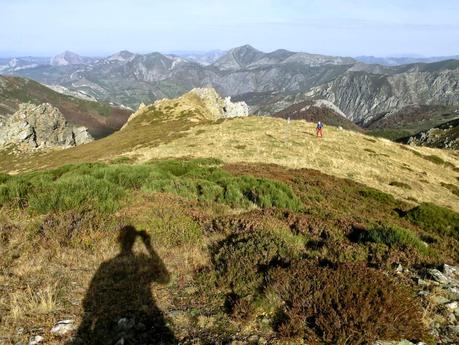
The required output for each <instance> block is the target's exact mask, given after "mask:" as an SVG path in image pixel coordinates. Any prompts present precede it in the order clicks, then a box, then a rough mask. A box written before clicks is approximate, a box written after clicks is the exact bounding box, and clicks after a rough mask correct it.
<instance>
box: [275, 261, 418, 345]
mask: <svg viewBox="0 0 459 345" xmlns="http://www.w3.org/2000/svg"><path fill="white" fill-rule="evenodd" d="M270 282H271V284H272V288H273V290H274V291H275V292H276V293H277V294H278V295H279V297H280V298H281V299H282V300H283V302H284V306H283V307H282V310H281V311H280V312H282V313H283V314H284V316H285V317H284V318H282V319H279V322H278V323H277V324H276V325H275V327H276V330H277V331H278V332H279V334H280V335H281V336H282V337H287V338H291V337H301V338H303V339H305V340H306V341H307V342H308V343H316V342H319V343H325V344H368V343H372V342H374V341H376V340H399V339H410V340H421V339H422V340H424V341H425V340H426V338H427V336H426V331H425V328H424V326H423V324H422V313H421V308H420V306H419V305H418V304H417V302H416V301H415V300H414V298H413V296H412V292H411V291H410V289H409V288H408V287H406V286H404V285H402V284H400V283H396V282H395V281H393V280H392V279H390V278H389V277H387V276H386V275H385V274H384V273H382V272H381V271H377V270H374V269H370V268H367V267H365V266H364V265H360V264H352V265H351V264H343V265H339V266H337V267H335V268H331V267H320V266H319V265H317V264H315V263H311V262H307V261H301V262H297V263H295V264H293V265H292V266H291V267H290V268H289V269H275V270H273V271H272V273H271V275H270Z"/></svg>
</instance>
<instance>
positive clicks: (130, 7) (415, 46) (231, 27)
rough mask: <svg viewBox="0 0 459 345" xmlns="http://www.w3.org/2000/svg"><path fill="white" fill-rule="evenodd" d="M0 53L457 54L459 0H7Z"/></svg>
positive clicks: (2, 0)
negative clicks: (248, 49) (243, 50)
mask: <svg viewBox="0 0 459 345" xmlns="http://www.w3.org/2000/svg"><path fill="white" fill-rule="evenodd" d="M0 10H1V11H2V13H4V14H6V15H5V16H4V18H2V23H3V26H2V31H1V32H0V56H2V57H14V56H46V57H49V56H54V55H56V54H59V53H61V52H62V51H65V50H69V51H73V52H75V53H78V54H80V55H82V56H107V55H110V54H112V53H114V52H117V51H120V50H124V49H126V50H129V51H132V52H135V53H149V52H156V51H158V52H163V53H167V52H172V51H196V52H204V51H210V50H215V49H220V50H228V49H231V48H234V47H237V46H242V45H245V44H250V45H252V46H253V47H255V48H257V49H259V50H262V51H265V52H269V51H273V50H276V49H281V48H282V49H288V50H292V51H302V52H308V53H317V54H325V55H340V56H354V57H355V56H362V55H366V56H377V57H400V56H404V57H405V56H406V57H412V56H416V57H420V56H422V57H431V56H452V55H458V54H459V51H458V48H457V47H459V23H458V22H457V18H458V17H459V2H455V1H452V0H438V1H436V2H435V3H432V2H431V1H427V0H418V1H415V0H400V1H396V0H389V1H386V2H384V3H377V2H374V1H370V0H347V1H342V0H341V1H340V0H322V1H319V0H311V1H307V3H305V1H301V0H290V1H280V0H244V1H242V0H234V1H233V2H232V3H227V2H224V3H223V2H218V1H212V0H169V1H167V2H166V1H147V0H131V1H130V2H129V3H126V2H125V1H122V0H112V1H108V0H100V1H97V2H93V1H90V0H80V1H78V2H69V1H58V0H41V1H39V2H38V1H33V0H16V1H14V2H11V1H8V0H0Z"/></svg>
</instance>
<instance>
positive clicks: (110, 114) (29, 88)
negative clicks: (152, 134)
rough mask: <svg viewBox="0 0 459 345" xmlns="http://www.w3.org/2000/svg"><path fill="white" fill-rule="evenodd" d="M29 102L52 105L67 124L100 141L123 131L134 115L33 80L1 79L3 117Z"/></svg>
mask: <svg viewBox="0 0 459 345" xmlns="http://www.w3.org/2000/svg"><path fill="white" fill-rule="evenodd" d="M28 102H31V103H34V104H42V103H50V104H52V105H53V106H55V107H57V108H59V110H60V111H61V112H62V114H63V115H64V117H65V118H66V120H67V121H69V122H70V123H73V124H75V125H80V126H85V127H87V128H88V129H89V131H90V133H91V134H92V135H93V136H94V137H96V138H100V137H102V136H106V135H108V134H110V133H113V132H114V131H116V130H118V129H119V128H121V126H122V125H123V124H124V123H125V122H126V120H127V118H128V117H129V115H130V114H131V111H128V110H125V109H120V108H113V107H111V106H109V105H107V104H103V103H98V102H90V101H85V100H81V99H78V98H75V97H70V96H66V95H63V94H60V93H57V92H55V91H53V90H51V89H49V88H47V87H45V86H43V85H41V84H39V83H37V82H35V81H32V80H28V79H24V78H19V77H6V76H0V115H3V116H8V115H11V114H13V113H15V112H16V111H17V110H18V109H19V104H21V103H28Z"/></svg>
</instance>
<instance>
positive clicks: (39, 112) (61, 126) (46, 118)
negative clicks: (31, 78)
mask: <svg viewBox="0 0 459 345" xmlns="http://www.w3.org/2000/svg"><path fill="white" fill-rule="evenodd" d="M93 140H94V139H93V138H92V136H91V135H90V134H89V132H88V130H87V128H86V127H76V126H72V125H70V124H69V123H67V121H66V120H65V118H64V115H62V113H61V112H60V111H59V109H57V108H55V107H53V106H52V105H50V104H48V103H43V104H41V105H34V104H30V103H24V104H21V105H20V106H19V110H18V111H17V112H16V113H14V114H13V115H12V116H10V117H8V118H6V119H4V120H3V121H2V122H0V145H8V144H18V145H20V146H21V147H22V148H24V149H42V148H67V147H72V146H77V145H81V144H85V143H88V142H91V141H93Z"/></svg>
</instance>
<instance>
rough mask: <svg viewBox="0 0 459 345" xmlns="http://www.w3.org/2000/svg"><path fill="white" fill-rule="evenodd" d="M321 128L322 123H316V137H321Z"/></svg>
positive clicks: (322, 126)
mask: <svg viewBox="0 0 459 345" xmlns="http://www.w3.org/2000/svg"><path fill="white" fill-rule="evenodd" d="M323 128H324V124H323V123H322V121H319V122H317V126H316V135H317V136H318V137H319V136H320V137H321V138H322V137H323V135H324V133H323Z"/></svg>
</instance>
